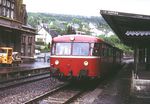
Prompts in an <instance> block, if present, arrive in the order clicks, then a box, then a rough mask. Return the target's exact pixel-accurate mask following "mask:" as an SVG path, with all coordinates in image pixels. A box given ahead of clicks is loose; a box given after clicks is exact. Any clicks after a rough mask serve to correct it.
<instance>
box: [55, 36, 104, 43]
mask: <svg viewBox="0 0 150 104" xmlns="http://www.w3.org/2000/svg"><path fill="white" fill-rule="evenodd" d="M53 41H54V42H71V41H74V42H104V41H103V40H102V39H100V38H97V37H95V36H89V35H63V36H58V37H55V38H53Z"/></svg>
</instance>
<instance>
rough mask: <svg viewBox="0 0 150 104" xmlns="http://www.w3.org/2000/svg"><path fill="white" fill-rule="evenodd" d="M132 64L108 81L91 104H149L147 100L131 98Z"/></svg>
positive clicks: (149, 101) (149, 100)
mask: <svg viewBox="0 0 150 104" xmlns="http://www.w3.org/2000/svg"><path fill="white" fill-rule="evenodd" d="M132 65H133V64H129V63H128V65H126V66H125V67H124V68H123V69H122V70H121V71H120V72H119V73H118V74H117V75H115V76H114V77H113V78H112V79H110V80H109V81H108V82H107V84H106V85H105V86H103V87H104V88H99V89H103V90H102V92H101V93H100V94H99V95H98V97H97V99H96V100H95V101H94V102H93V104H150V99H149V98H137V97H136V96H131V95H133V93H131V76H132V74H131V70H132V68H133V66H132Z"/></svg>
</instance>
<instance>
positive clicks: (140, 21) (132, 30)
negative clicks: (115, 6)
mask: <svg viewBox="0 0 150 104" xmlns="http://www.w3.org/2000/svg"><path fill="white" fill-rule="evenodd" d="M100 13H101V15H102V17H103V18H104V19H105V21H106V22H107V23H108V25H109V26H110V27H111V29H112V30H113V31H114V32H115V34H116V35H117V36H118V37H119V38H120V39H121V40H122V41H123V43H125V44H126V45H128V46H135V45H136V46H138V47H148V46H149V45H150V16H148V15H139V14H131V13H123V12H116V11H106V10H101V11H100Z"/></svg>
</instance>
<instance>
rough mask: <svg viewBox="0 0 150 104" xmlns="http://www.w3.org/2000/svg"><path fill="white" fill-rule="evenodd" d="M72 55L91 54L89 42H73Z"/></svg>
mask: <svg viewBox="0 0 150 104" xmlns="http://www.w3.org/2000/svg"><path fill="white" fill-rule="evenodd" d="M72 55H83V56H87V55H89V43H73V49H72Z"/></svg>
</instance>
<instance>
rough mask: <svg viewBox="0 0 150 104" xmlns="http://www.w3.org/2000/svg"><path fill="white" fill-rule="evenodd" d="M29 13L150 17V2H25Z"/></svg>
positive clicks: (110, 0) (83, 0)
mask: <svg viewBox="0 0 150 104" xmlns="http://www.w3.org/2000/svg"><path fill="white" fill-rule="evenodd" d="M23 1H24V2H23V3H24V4H26V8H27V12H44V13H56V14H69V15H82V16H100V10H111V11H118V12H126V13H136V14H144V15H150V0H23Z"/></svg>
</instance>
